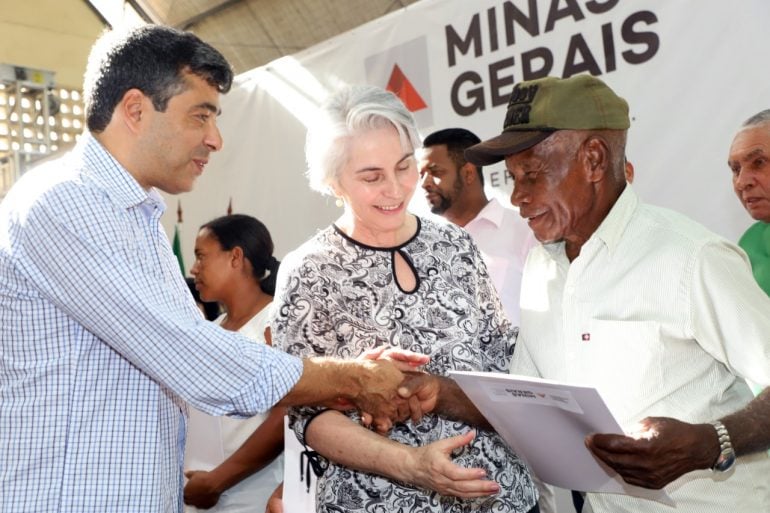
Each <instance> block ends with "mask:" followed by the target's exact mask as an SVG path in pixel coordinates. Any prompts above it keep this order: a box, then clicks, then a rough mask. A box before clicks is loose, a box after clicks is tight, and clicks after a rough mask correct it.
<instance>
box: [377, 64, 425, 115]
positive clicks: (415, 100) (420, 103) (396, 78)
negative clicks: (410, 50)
mask: <svg viewBox="0 0 770 513" xmlns="http://www.w3.org/2000/svg"><path fill="white" fill-rule="evenodd" d="M385 89H387V90H388V91H390V92H391V93H393V94H395V95H396V96H398V97H399V98H401V101H402V102H404V105H406V108H407V109H409V111H410V112H417V111H418V110H422V109H427V108H428V105H426V103H425V100H423V99H422V96H420V93H418V92H417V89H415V88H414V86H413V85H412V83H411V82H410V81H409V79H408V78H406V75H404V72H403V71H401V68H399V67H398V64H394V65H393V71H392V72H391V73H390V79H389V80H388V85H387V87H385Z"/></svg>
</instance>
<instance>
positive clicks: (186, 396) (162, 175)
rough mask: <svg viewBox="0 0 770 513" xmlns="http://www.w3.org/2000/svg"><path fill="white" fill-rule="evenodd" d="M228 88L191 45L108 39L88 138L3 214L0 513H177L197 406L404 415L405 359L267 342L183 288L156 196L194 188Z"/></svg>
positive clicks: (176, 36)
mask: <svg viewBox="0 0 770 513" xmlns="http://www.w3.org/2000/svg"><path fill="white" fill-rule="evenodd" d="M232 78H233V76H232V71H231V69H230V67H229V65H228V64H227V62H226V61H225V59H224V58H223V57H222V55H221V54H219V52H217V51H216V50H215V49H213V48H212V47H211V46H209V45H207V44H205V43H203V42H202V41H200V40H199V39H198V38H197V37H195V36H194V35H192V34H189V33H183V32H179V31H176V30H174V29H170V28H166V27H159V26H147V27H142V28H139V29H134V30H132V31H130V32H127V33H124V34H118V33H111V34H107V35H105V36H104V37H103V38H101V39H100V41H99V42H97V44H96V45H95V47H94V50H93V52H92V55H91V58H90V61H89V64H88V70H87V72H86V80H85V92H84V94H85V100H86V116H87V123H88V129H89V131H88V133H86V134H84V135H83V137H82V138H81V140H80V142H79V143H78V145H77V147H76V148H75V150H74V151H73V152H71V153H70V154H69V155H67V156H66V157H64V158H62V159H60V160H58V161H56V162H53V163H51V164H49V165H46V166H44V167H42V168H39V169H36V170H34V171H31V172H29V173H27V174H26V175H25V176H24V177H22V179H21V180H20V181H19V182H18V183H17V184H16V185H15V186H14V188H13V189H12V190H11V191H10V193H9V194H8V196H7V197H6V198H5V199H4V200H3V202H2V204H0V512H3V513H7V512H14V513H18V512H34V513H41V512H73V513H85V512H94V513H105V512H111V513H112V512H131V513H137V512H178V511H181V510H182V498H181V494H180V492H181V489H182V472H181V466H182V456H183V454H182V453H183V449H184V438H185V431H186V408H187V407H186V403H190V404H192V405H194V406H195V407H197V408H199V409H201V410H203V411H205V412H207V413H210V414H214V415H223V414H230V415H235V416H250V415H254V414H255V413H257V412H261V411H265V410H267V409H269V408H270V407H271V406H272V405H274V404H276V403H279V402H280V404H285V405H290V404H307V403H323V402H325V401H332V400H333V399H334V398H337V397H340V396H342V397H346V398H348V399H349V401H352V402H353V403H356V405H357V406H358V407H360V408H362V409H364V410H367V411H377V412H378V415H380V416H381V417H384V416H386V415H388V416H390V417H392V416H393V414H394V413H395V412H394V410H395V407H396V406H394V404H393V403H391V402H390V400H391V399H392V398H394V397H395V394H396V392H395V389H396V387H397V385H398V384H399V383H400V381H401V378H402V375H401V373H400V372H399V371H398V370H396V368H395V367H394V366H393V365H392V364H390V363H387V362H367V363H358V362H340V361H330V360H323V359H317V360H306V361H302V360H299V359H296V358H294V357H292V356H289V355H287V354H284V353H281V352H279V351H275V350H273V349H271V348H269V347H267V346H265V345H264V344H254V343H252V342H251V341H250V340H248V339H246V338H244V337H243V336H241V335H239V334H237V333H235V332H228V331H224V330H222V329H220V328H219V327H217V326H215V325H213V324H211V323H208V322H205V321H204V320H203V318H202V317H201V316H200V313H199V311H198V310H197V308H196V306H195V303H194V302H193V300H192V298H191V297H190V295H189V292H188V291H187V289H186V285H185V282H184V280H183V278H182V276H181V275H180V273H179V268H178V266H177V264H176V261H175V259H174V257H173V254H172V251H171V248H170V246H169V243H168V239H167V237H166V235H165V233H164V231H163V229H162V227H161V225H160V216H161V214H162V213H163V211H164V208H165V206H164V204H163V201H162V199H161V196H160V195H159V193H158V192H157V190H158V189H160V190H162V191H166V192H168V193H172V194H174V193H179V192H184V191H189V190H190V189H191V188H192V186H193V182H194V181H195V179H196V178H197V177H198V176H199V175H200V174H201V173H202V172H203V169H204V167H205V166H206V163H207V161H208V159H209V155H210V153H211V152H214V151H218V150H219V149H220V148H221V146H222V138H221V136H220V133H219V131H218V129H217V125H216V116H217V114H218V113H219V95H220V94H221V93H225V92H227V91H228V90H229V88H230V85H231V82H232ZM287 394H288V395H287ZM284 396H285V397H284ZM282 398H283V399H282Z"/></svg>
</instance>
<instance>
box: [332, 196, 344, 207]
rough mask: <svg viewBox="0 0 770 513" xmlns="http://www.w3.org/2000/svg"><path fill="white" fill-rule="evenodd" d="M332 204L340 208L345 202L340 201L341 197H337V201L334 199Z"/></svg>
mask: <svg viewBox="0 0 770 513" xmlns="http://www.w3.org/2000/svg"><path fill="white" fill-rule="evenodd" d="M334 204H335V205H337V207H339V208H342V207H343V206H344V205H345V203H343V201H342V198H337V201H335V202H334Z"/></svg>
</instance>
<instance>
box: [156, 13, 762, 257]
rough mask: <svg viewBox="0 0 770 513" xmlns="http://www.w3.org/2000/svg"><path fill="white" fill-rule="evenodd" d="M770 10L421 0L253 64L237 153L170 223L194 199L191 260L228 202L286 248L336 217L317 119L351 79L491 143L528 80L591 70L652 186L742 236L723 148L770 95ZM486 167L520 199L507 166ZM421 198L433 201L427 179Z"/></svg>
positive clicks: (439, 124) (668, 201)
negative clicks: (315, 147) (318, 170)
mask: <svg viewBox="0 0 770 513" xmlns="http://www.w3.org/2000/svg"><path fill="white" fill-rule="evenodd" d="M767 20H770V2H767V1H766V0H743V1H741V2H725V1H723V0H702V1H697V2H696V1H684V0H636V1H628V0H626V1H622V2H621V1H618V0H569V1H568V0H513V1H511V0H508V1H501V0H474V1H472V2H469V1H467V0H423V1H422V2H418V3H416V4H413V5H411V6H409V7H407V8H405V9H402V10H401V11H398V12H395V13H392V14H390V15H388V16H385V17H383V18H381V19H378V20H375V21H373V22H371V23H368V24H366V25H363V26H361V27H359V28H357V29H355V30H353V31H351V32H348V33H345V34H342V35H340V36H338V37H336V38H334V39H331V40H329V41H326V42H324V43H322V44H319V45H317V46H315V47H313V48H310V49H308V50H306V51H304V52H301V53H299V54H297V55H295V56H293V57H287V58H283V59H280V60H278V61H275V62H273V63H271V64H270V65H268V66H266V67H263V68H258V69H256V70H252V71H249V72H246V73H244V74H242V75H240V76H239V77H238V79H237V83H236V85H235V86H234V88H233V90H232V91H231V92H230V93H229V94H227V95H225V96H224V97H223V101H222V107H223V114H222V116H221V119H220V126H221V130H222V133H223V136H224V140H225V144H224V150H223V151H222V152H220V153H218V154H215V155H214V156H213V158H212V160H211V162H210V164H209V166H208V168H207V169H206V171H205V173H204V175H203V176H202V177H201V178H200V179H199V181H198V183H197V185H196V188H195V190H194V191H193V192H191V193H187V194H184V195H182V196H180V197H179V198H178V199H177V198H172V197H167V201H168V204H169V209H168V212H167V213H166V215H165V216H164V219H163V222H164V225H165V226H166V229H167V230H168V232H169V233H172V229H173V225H174V222H175V221H176V207H177V201H181V203H182V207H183V210H184V214H185V215H184V224H183V225H182V227H181V228H182V229H181V234H182V243H183V250H184V256H185V261H186V263H187V267H188V268H189V266H190V265H191V263H192V258H193V251H192V247H193V242H194V238H195V233H196V232H197V228H198V226H199V225H200V224H202V223H204V222H206V221H208V220H210V219H211V218H213V217H216V216H219V215H223V214H224V213H225V212H226V208H227V205H228V202H229V201H230V199H231V198H232V204H233V210H234V212H243V213H248V214H251V215H254V216H256V217H258V218H260V219H261V220H262V221H263V222H265V224H266V225H267V226H268V228H269V229H270V231H271V233H272V234H273V238H274V240H275V242H276V254H277V256H278V257H279V258H280V257H281V256H283V255H284V254H285V253H286V252H287V251H289V250H291V249H293V248H294V247H296V246H298V245H299V244H300V243H301V242H302V241H304V240H305V239H307V238H308V237H309V236H311V235H312V234H313V233H314V232H315V231H316V230H317V229H319V228H321V227H324V226H326V225H328V224H329V223H330V222H332V221H333V220H334V219H335V218H336V216H337V215H338V214H339V212H338V209H337V208H336V207H334V202H333V201H332V200H330V199H328V198H324V197H321V196H320V195H318V194H316V193H313V192H312V191H310V190H309V188H308V186H307V182H306V180H305V177H304V174H303V173H304V170H305V163H304V137H305V124H304V123H306V122H307V121H308V120H309V119H311V118H312V116H313V114H314V109H315V105H317V104H318V103H319V102H320V100H321V99H322V98H323V96H324V94H325V93H326V91H329V90H333V89H335V88H336V87H338V86H340V85H341V84H344V83H370V84H375V85H379V86H382V87H386V86H387V85H388V84H391V86H392V87H393V88H395V89H400V90H401V91H405V94H407V96H405V97H408V98H409V102H410V103H411V104H412V105H414V106H416V107H420V106H423V108H421V109H420V110H416V111H415V117H416V119H417V120H418V123H419V125H420V130H421V132H422V134H423V135H427V134H428V133H430V132H431V131H433V130H436V129H440V128H446V127H450V126H461V127H465V128H469V129H471V130H473V131H474V132H476V133H477V134H478V135H479V136H480V137H481V138H482V139H483V138H487V137H490V136H493V135H496V134H498V133H499V132H500V130H501V128H502V123H503V118H504V116H505V105H506V102H507V97H508V95H509V94H510V91H511V90H512V88H513V84H514V83H515V82H518V81H521V80H524V79H526V78H536V77H537V76H542V75H545V74H549V75H553V76H567V75H573V74H577V73H592V74H595V75H598V76H600V77H601V78H602V79H603V80H604V81H606V82H607V83H608V84H609V85H610V86H611V87H613V88H614V89H615V90H616V91H617V92H618V93H619V94H620V95H621V96H623V97H624V98H626V99H627V100H628V102H629V104H630V107H631V116H632V126H631V129H630V131H629V145H628V157H629V159H630V160H631V161H632V162H633V163H634V164H635V167H636V179H635V182H634V187H635V188H636V190H637V192H638V193H639V194H640V195H641V197H642V198H643V199H645V200H646V201H648V202H651V203H655V204H659V205H663V206H666V207H670V208H673V209H676V210H678V211H681V212H684V213H685V214H687V215H689V216H691V217H693V218H695V219H696V220H698V221H700V222H701V223H703V224H705V225H706V226H708V227H710V228H711V229H712V230H714V231H716V232H718V233H720V234H722V235H724V236H726V237H728V238H729V239H732V240H737V238H738V237H739V236H740V234H741V233H742V232H743V231H744V230H745V229H746V228H747V227H748V226H749V224H750V223H751V219H750V218H749V216H748V215H747V214H746V213H745V212H744V211H743V209H742V207H741V206H740V204H739V202H738V200H737V198H736V197H735V196H734V194H733V192H732V186H731V182H730V173H729V171H728V168H727V165H726V159H727V152H728V149H729V146H730V142H731V140H732V137H733V135H734V133H735V131H736V129H737V128H738V127H739V125H740V123H741V122H742V121H743V120H744V119H746V118H747V117H748V116H750V115H752V114H754V113H755V112H757V111H759V110H762V109H765V108H768V107H770V101H768V98H770V72H769V71H768V67H767V63H768V62H770V31H768V30H767V27H766V24H767ZM406 82H408V84H409V85H407V84H406ZM486 173H487V177H488V178H487V185H488V188H489V189H490V192H492V193H494V194H496V195H500V196H507V195H508V193H509V191H510V188H511V184H510V182H509V180H508V179H507V178H506V174H505V172H504V168H503V166H502V165H496V166H491V167H490V168H488V169H486ZM413 209H414V210H417V211H420V212H424V210H425V205H424V199H423V197H422V194H420V192H419V191H418V192H417V193H416V199H415V201H414V202H413Z"/></svg>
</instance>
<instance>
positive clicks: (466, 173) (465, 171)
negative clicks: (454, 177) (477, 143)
mask: <svg viewBox="0 0 770 513" xmlns="http://www.w3.org/2000/svg"><path fill="white" fill-rule="evenodd" d="M460 176H462V178H463V183H464V184H465V185H470V184H472V183H473V182H474V181H475V180H476V179H477V177H478V171H476V166H474V165H473V164H471V163H470V162H466V163H465V164H463V167H461V168H460Z"/></svg>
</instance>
